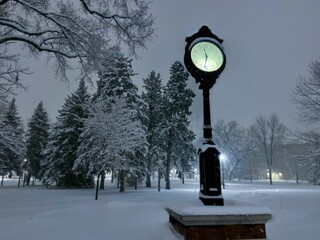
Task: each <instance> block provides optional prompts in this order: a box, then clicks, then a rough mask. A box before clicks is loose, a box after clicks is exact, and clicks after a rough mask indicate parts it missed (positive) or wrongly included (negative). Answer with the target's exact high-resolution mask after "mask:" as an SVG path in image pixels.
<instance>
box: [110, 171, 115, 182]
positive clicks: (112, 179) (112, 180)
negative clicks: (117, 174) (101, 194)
mask: <svg viewBox="0 0 320 240" xmlns="http://www.w3.org/2000/svg"><path fill="white" fill-rule="evenodd" d="M113 182H114V171H113V170H111V183H113Z"/></svg>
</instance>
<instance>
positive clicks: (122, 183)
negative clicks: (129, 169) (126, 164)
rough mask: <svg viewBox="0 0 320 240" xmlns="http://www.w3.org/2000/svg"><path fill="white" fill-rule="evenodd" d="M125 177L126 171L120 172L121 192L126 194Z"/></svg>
mask: <svg viewBox="0 0 320 240" xmlns="http://www.w3.org/2000/svg"><path fill="white" fill-rule="evenodd" d="M124 175H125V170H124V169H122V170H120V176H119V179H120V192H124V182H125V178H124Z"/></svg>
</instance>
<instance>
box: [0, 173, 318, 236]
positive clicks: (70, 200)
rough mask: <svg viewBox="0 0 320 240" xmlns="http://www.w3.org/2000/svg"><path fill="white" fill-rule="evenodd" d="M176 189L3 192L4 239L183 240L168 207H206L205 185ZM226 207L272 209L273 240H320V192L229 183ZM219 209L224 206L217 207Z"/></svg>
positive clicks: (13, 188)
mask: <svg viewBox="0 0 320 240" xmlns="http://www.w3.org/2000/svg"><path fill="white" fill-rule="evenodd" d="M171 185H172V186H171V187H172V189H171V190H164V189H161V191H160V192H158V191H157V188H156V184H155V183H154V187H152V188H151V189H150V188H145V187H139V188H138V190H134V189H131V188H129V187H128V188H127V189H126V191H125V192H124V193H120V192H119V191H118V189H117V188H116V186H115V185H114V184H111V183H110V181H106V188H105V190H101V191H100V192H99V199H98V200H97V201H96V200H94V195H95V190H94V189H58V188H55V187H49V188H46V187H44V186H42V185H35V186H27V187H20V188H17V185H16V180H6V181H5V183H4V186H3V187H0V202H1V204H0V239H10V240H29V239H30V240H31V239H32V240H43V239H45V240H56V239H59V240H100V239H101V240H102V239H103V240H125V239H130V240H178V239H181V236H179V235H177V234H176V233H174V232H173V230H172V229H171V227H170V223H169V221H168V214H167V212H166V211H165V207H172V206H179V207H183V206H202V203H201V202H200V201H199V200H198V192H199V184H198V182H197V181H196V180H194V179H190V180H187V181H186V182H185V184H181V182H180V181H179V180H178V179H173V180H172V184H171ZM223 196H224V199H225V207H226V208H227V207H228V206H238V207H239V208H241V207H243V208H245V207H251V206H252V207H267V208H269V209H270V212H271V214H272V219H271V220H270V221H269V222H268V223H267V224H266V228H267V236H268V240H280V239H281V240H301V239H303V240H318V239H319V236H320V228H319V226H320V207H319V200H320V186H313V185H308V184H304V183H302V184H294V183H291V182H275V183H274V185H272V186H270V185H268V183H267V182H255V183H248V182H237V183H227V185H226V189H225V190H223ZM217 207H218V206H217Z"/></svg>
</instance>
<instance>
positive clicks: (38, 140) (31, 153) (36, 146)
mask: <svg viewBox="0 0 320 240" xmlns="http://www.w3.org/2000/svg"><path fill="white" fill-rule="evenodd" d="M49 128H50V124H49V117H48V113H47V111H46V110H45V109H44V106H43V103H42V101H41V102H40V103H39V104H38V106H37V107H36V108H35V110H34V112H33V115H32V117H31V119H30V121H29V122H28V130H27V161H28V181H27V185H28V184H29V180H30V177H31V176H33V177H34V178H36V179H39V178H40V177H41V176H39V172H40V162H41V161H42V160H43V159H44V155H43V151H44V149H45V147H46V145H47V141H48V136H49Z"/></svg>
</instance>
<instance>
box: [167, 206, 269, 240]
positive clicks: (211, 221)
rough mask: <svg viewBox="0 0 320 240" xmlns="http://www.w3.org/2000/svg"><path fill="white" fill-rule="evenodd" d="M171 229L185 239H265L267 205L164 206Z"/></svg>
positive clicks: (267, 215) (267, 218)
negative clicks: (265, 206)
mask: <svg viewBox="0 0 320 240" xmlns="http://www.w3.org/2000/svg"><path fill="white" fill-rule="evenodd" d="M166 211H167V212H168V213H169V220H170V222H171V224H172V226H173V228H174V229H175V230H176V231H177V232H179V233H180V234H182V235H183V236H184V237H185V239H186V240H220V239H221V240H222V239H266V229H265V223H266V222H267V221H269V220H270V219H271V213H270V210H269V209H268V208H261V207H236V206H227V207H222V206H201V207H183V208H166Z"/></svg>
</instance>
